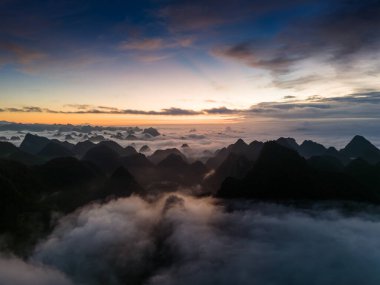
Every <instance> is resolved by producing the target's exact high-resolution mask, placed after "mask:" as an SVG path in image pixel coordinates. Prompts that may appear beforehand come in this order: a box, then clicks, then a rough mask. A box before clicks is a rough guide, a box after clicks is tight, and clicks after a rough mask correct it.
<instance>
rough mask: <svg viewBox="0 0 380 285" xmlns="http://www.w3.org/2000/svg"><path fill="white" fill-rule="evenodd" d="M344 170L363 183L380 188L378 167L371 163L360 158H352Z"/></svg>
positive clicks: (379, 170) (379, 168)
mask: <svg viewBox="0 0 380 285" xmlns="http://www.w3.org/2000/svg"><path fill="white" fill-rule="evenodd" d="M345 172H346V173H348V174H350V175H351V176H352V177H354V178H355V179H357V180H358V181H359V182H360V183H362V184H363V185H366V186H368V187H376V189H378V190H380V167H379V165H376V166H374V165H372V164H370V163H369V162H367V161H366V160H364V159H362V158H357V159H354V160H352V161H351V162H350V163H349V164H348V165H347V166H346V168H345Z"/></svg>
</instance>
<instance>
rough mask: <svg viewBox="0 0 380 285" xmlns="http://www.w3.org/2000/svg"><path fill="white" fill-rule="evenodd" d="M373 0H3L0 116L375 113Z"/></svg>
mask: <svg viewBox="0 0 380 285" xmlns="http://www.w3.org/2000/svg"><path fill="white" fill-rule="evenodd" d="M379 56H380V1H378V0H361V1H353V0H292V1H289V0H281V1H280V0H234V1H220V0H219V1H216V0H193V1H170V0H151V1H143V0H142V1H121V0H107V1H105V0H83V1H76V0H66V1H57V0H34V1H30V0H2V1H0V120H5V121H13V122H24V123H25V122H28V123H74V124H82V123H91V124H105V125H128V124H153V123H154V124H160V123H218V124H220V123H223V124H224V123H234V122H251V121H259V120H267V119H271V120H279V121H280V122H281V121H282V120H300V121H306V122H307V121H315V120H327V121H331V122H336V121H337V120H363V121H365V120H378V119H380V80H379V79H380V78H379V72H380V61H379Z"/></svg>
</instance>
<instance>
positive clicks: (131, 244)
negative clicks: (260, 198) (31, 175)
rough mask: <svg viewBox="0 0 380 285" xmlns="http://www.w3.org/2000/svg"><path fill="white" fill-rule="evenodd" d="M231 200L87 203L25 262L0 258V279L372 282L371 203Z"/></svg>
mask: <svg viewBox="0 0 380 285" xmlns="http://www.w3.org/2000/svg"><path fill="white" fill-rule="evenodd" d="M233 203H234V204H233V205H232V204H229V205H226V204H225V202H223V201H221V200H216V199H212V198H192V197H188V196H184V195H182V194H173V195H165V196H163V197H161V198H159V199H156V200H154V201H145V200H143V199H141V198H139V197H130V198H123V199H118V200H112V201H109V202H108V203H105V204H92V205H89V206H86V207H84V208H82V209H79V210H77V211H76V212H75V213H73V214H70V215H68V216H66V217H63V218H62V219H61V220H60V222H59V225H58V226H57V227H56V228H55V230H54V231H53V232H52V233H51V234H50V236H49V237H47V238H46V239H45V240H43V241H41V242H40V243H39V245H38V246H37V247H36V248H35V250H34V252H33V253H32V254H31V255H30V257H29V258H28V259H27V260H26V261H22V260H20V259H18V258H16V257H9V256H7V257H6V256H3V257H2V258H0V284H16V285H21V284H43V285H45V284H91V285H92V284H115V285H117V284H157V285H159V284H165V285H167V284H260V285H266V284H268V285H269V284H270V285H277V284H278V285H280V284H295V285H297V284H310V285H313V284H331V285H332V284H334V285H336V284H345V285H349V284H352V285H357V284H366V285H371V284H376V285H378V284H380V274H379V271H378V266H379V264H380V239H379V236H380V217H379V215H378V213H377V212H374V213H373V214H368V213H369V212H368V211H366V214H364V212H362V213H358V212H356V213H350V214H349V215H347V214H343V213H342V211H341V210H339V209H338V208H335V210H334V209H333V208H331V207H328V208H324V207H314V208H312V209H311V208H309V209H308V210H304V209H299V208H294V207H292V206H281V205H276V204H268V203H254V202H244V203H243V202H241V203H240V202H236V201H235V202H233ZM373 210H374V209H372V210H371V211H373ZM375 210H376V209H375Z"/></svg>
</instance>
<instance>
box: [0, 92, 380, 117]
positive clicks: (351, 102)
mask: <svg viewBox="0 0 380 285" xmlns="http://www.w3.org/2000/svg"><path fill="white" fill-rule="evenodd" d="M67 107H70V109H69V110H67V109H63V110H52V109H47V108H40V107H36V106H25V107H22V108H2V109H0V112H24V113H30V112H39V113H41V112H44V113H60V114H124V115H149V116H162V115H165V116H197V115H221V116H223V115H226V116H227V115H228V116H233V115H235V116H239V117H241V116H245V117H264V118H290V119H302V118H304V119H320V118H380V92H365V93H355V94H350V95H346V96H341V97H329V98H326V97H321V96H311V97H309V98H307V99H306V100H296V99H295V98H294V97H293V96H286V97H285V98H284V100H283V101H273V102H261V103H258V104H255V105H252V106H250V108H247V109H232V108H228V107H226V106H221V107H216V108H209V109H202V110H192V109H182V108H176V107H171V108H165V109H162V110H158V111H155V110H148V111H146V110H135V109H119V108H116V107H108V106H92V105H82V104H79V105H76V104H70V105H66V108H67Z"/></svg>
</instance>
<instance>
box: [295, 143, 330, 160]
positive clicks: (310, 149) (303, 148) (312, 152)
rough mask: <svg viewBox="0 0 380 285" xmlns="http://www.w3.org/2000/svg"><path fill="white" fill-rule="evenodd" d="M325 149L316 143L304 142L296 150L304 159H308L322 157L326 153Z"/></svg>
mask: <svg viewBox="0 0 380 285" xmlns="http://www.w3.org/2000/svg"><path fill="white" fill-rule="evenodd" d="M326 150H327V149H326V148H325V147H324V146H323V145H321V144H319V143H316V142H313V141H310V140H305V141H303V143H302V144H301V145H300V146H299V148H298V153H299V154H300V155H302V156H303V157H305V158H309V157H312V156H319V155H323V154H325V152H326Z"/></svg>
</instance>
